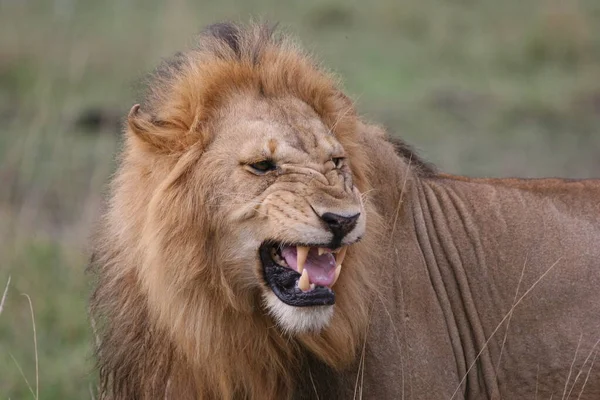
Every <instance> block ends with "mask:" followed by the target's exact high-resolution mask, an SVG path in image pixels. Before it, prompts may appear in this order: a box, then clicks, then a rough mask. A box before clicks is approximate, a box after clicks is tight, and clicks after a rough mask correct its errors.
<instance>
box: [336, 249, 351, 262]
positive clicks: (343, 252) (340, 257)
mask: <svg viewBox="0 0 600 400" xmlns="http://www.w3.org/2000/svg"><path fill="white" fill-rule="evenodd" d="M346 250H348V246H344V247H342V248H341V249H340V251H338V253H337V254H336V257H335V263H336V264H337V265H342V263H343V262H344V258H345V257H346Z"/></svg>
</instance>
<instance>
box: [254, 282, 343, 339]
mask: <svg viewBox="0 0 600 400" xmlns="http://www.w3.org/2000/svg"><path fill="white" fill-rule="evenodd" d="M264 301H265V306H266V309H267V310H268V313H269V314H270V315H271V317H272V318H273V319H274V321H275V322H276V324H277V326H278V327H279V328H280V329H281V330H283V331H284V332H286V333H288V334H306V333H319V332H320V331H322V330H323V329H325V328H326V327H327V326H328V325H329V323H330V322H331V318H332V317H333V314H334V311H335V307H334V306H314V307H294V306H290V305H288V304H285V303H283V302H282V301H281V300H280V299H279V298H278V297H277V296H276V295H275V294H274V293H273V292H271V291H268V292H266V293H265V295H264Z"/></svg>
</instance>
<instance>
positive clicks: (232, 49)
mask: <svg viewBox="0 0 600 400" xmlns="http://www.w3.org/2000/svg"><path fill="white" fill-rule="evenodd" d="M236 96H246V97H260V98H282V97H293V98H296V99H300V100H301V101H303V102H304V103H306V104H308V105H309V106H310V107H312V109H314V111H315V112H316V113H317V114H318V115H319V117H320V118H321V120H322V121H323V123H324V124H325V126H326V127H328V129H330V130H331V131H332V132H333V133H334V135H335V137H336V138H337V140H338V141H339V142H340V143H341V144H342V145H343V147H344V149H345V151H346V152H347V155H348V157H347V158H348V162H349V164H350V167H351V170H352V173H353V176H354V180H355V185H356V187H358V188H359V190H360V192H361V193H367V192H368V191H369V188H370V184H369V176H371V175H372V174H373V171H371V162H370V160H368V159H367V157H366V156H365V153H364V152H363V150H362V146H363V143H361V139H360V137H361V136H360V135H359V130H360V129H362V128H363V127H364V125H363V124H362V123H361V122H360V120H359V119H358V117H357V116H356V112H355V110H354V107H353V104H352V102H351V101H350V100H349V99H348V98H347V97H346V96H345V95H343V94H342V92H341V91H340V90H339V89H338V87H337V83H336V81H335V79H333V78H332V77H331V76H330V75H329V74H327V73H325V72H324V71H323V70H321V69H319V68H318V67H317V66H316V64H315V63H314V62H313V61H312V60H311V58H310V57H308V56H307V55H306V54H304V53H303V52H302V51H300V50H299V49H298V48H297V47H296V46H295V45H293V44H292V43H291V41H290V40H289V39H287V38H285V37H279V38H276V37H275V36H274V35H273V32H272V30H271V29H269V28H267V27H265V26H250V27H248V28H240V27H238V26H236V25H233V24H220V25H215V26H212V27H211V28H209V29H208V30H207V31H206V32H205V33H204V34H203V35H201V36H200V39H199V41H198V46H197V47H196V48H194V49H192V50H190V51H188V52H185V53H181V54H179V55H177V56H176V57H175V59H174V60H172V61H169V62H166V63H165V64H163V65H162V66H161V67H160V68H159V69H158V70H157V71H156V72H155V73H154V74H153V75H152V76H151V79H150V80H149V82H148V94H147V96H146V99H145V101H144V102H142V104H141V106H134V108H132V110H131V112H130V114H129V118H128V123H127V132H126V133H127V136H126V143H125V148H124V151H123V154H122V159H121V163H120V168H119V171H118V173H117V175H116V177H115V179H114V181H113V183H112V192H111V201H110V203H109V209H108V211H107V213H106V215H105V218H104V221H103V223H102V226H101V227H100V229H99V232H98V234H97V237H96V239H95V250H94V257H93V260H92V266H91V270H92V272H93V274H94V275H95V276H96V279H97V283H96V290H95V292H94V294H93V296H92V299H91V315H92V318H93V320H95V321H96V323H97V328H98V332H97V334H98V341H99V343H98V347H97V358H98V368H99V371H100V393H101V398H110V399H133V398H136V399H150V398H152V399H154V398H163V397H165V396H167V395H168V398H170V399H188V398H189V399H191V398H194V399H195V398H203V399H212V398H215V399H230V398H238V397H239V398H249V399H265V398H273V399H285V398H290V397H291V396H292V394H293V390H294V388H295V387H296V386H297V385H298V376H299V373H300V371H301V370H302V369H303V368H306V365H307V363H314V362H316V363H317V364H318V365H320V366H321V367H323V368H325V369H326V370H328V371H335V370H337V369H340V368H343V367H344V366H346V365H348V364H349V363H351V362H352V361H353V360H355V359H356V352H357V350H359V349H360V347H361V346H362V342H361V341H362V338H363V336H364V333H365V331H366V329H367V326H368V318H369V308H370V304H371V296H370V295H369V293H373V292H374V288H373V279H374V277H373V274H374V272H373V271H372V268H370V265H372V264H373V262H374V260H377V257H378V256H377V254H378V250H377V249H378V246H379V245H378V243H380V238H379V235H380V232H382V231H384V229H382V226H383V225H382V224H383V222H382V221H381V219H380V217H379V216H378V213H377V212H376V210H375V208H374V206H373V204H371V203H370V202H369V200H368V198H365V207H366V210H367V214H368V222H367V234H366V235H365V238H364V240H363V241H361V242H360V243H357V244H356V245H353V246H352V248H351V249H350V250H349V251H348V255H347V260H348V261H347V262H345V265H346V264H348V267H347V268H346V269H345V271H346V272H345V273H344V274H342V275H341V276H340V281H339V283H338V285H339V286H340V287H341V290H340V293H339V294H338V295H337V297H336V306H335V307H336V309H335V314H334V317H333V319H332V321H331V323H330V325H329V326H328V327H327V328H326V329H325V330H324V331H323V332H321V333H320V334H303V335H300V336H295V337H291V336H288V335H286V334H285V333H283V332H281V331H280V330H278V329H277V328H275V327H274V326H273V325H274V323H273V321H272V320H271V318H270V317H268V316H267V315H266V313H265V312H264V310H263V309H262V304H261V301H260V296H259V294H258V293H257V290H256V288H255V287H253V286H251V285H249V284H248V283H247V282H240V281H238V279H237V278H236V272H235V271H236V268H239V266H238V265H235V263H232V264H231V265H229V264H226V263H225V265H219V264H223V261H222V260H226V259H227V256H226V255H225V250H224V249H223V244H221V243H220V242H219V237H220V233H221V232H223V231H224V230H227V229H228V227H227V226H226V225H225V223H224V222H223V221H220V220H215V218H214V217H213V215H212V214H211V210H210V208H209V207H206V206H205V205H206V204H208V202H209V200H210V199H211V198H213V197H214V195H215V193H213V192H212V191H213V190H214V188H212V187H211V184H210V183H209V182H202V181H201V179H202V178H199V177H198V174H197V173H196V172H195V169H194V168H193V167H194V166H195V165H196V163H197V162H198V160H199V159H200V158H201V157H202V153H203V151H204V149H206V148H207V147H208V146H210V144H211V142H212V141H213V139H214V127H215V126H216V125H217V124H218V123H219V121H220V120H221V119H222V118H225V117H226V116H227V115H228V113H231V112H232V110H230V109H228V108H227V104H228V103H227V100H229V99H231V98H234V97H236ZM416 161H417V159H416V157H415V159H414V160H413V162H416ZM223 179H226V177H223ZM167 266H168V267H167ZM311 360H312V361H311ZM315 360H317V361H315ZM302 379H306V376H304V377H303V378H302Z"/></svg>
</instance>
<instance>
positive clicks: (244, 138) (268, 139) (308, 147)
mask: <svg viewBox="0 0 600 400" xmlns="http://www.w3.org/2000/svg"><path fill="white" fill-rule="evenodd" d="M229 133H231V134H230V135H228V137H227V140H228V141H229V142H230V143H231V142H233V143H234V144H235V145H236V148H238V149H239V155H240V158H241V159H252V158H260V157H265V158H275V159H277V158H285V159H286V161H289V162H295V161H298V162H301V161H306V159H309V160H312V161H318V162H323V161H327V160H328V159H330V158H331V157H335V156H341V155H343V148H342V146H341V144H340V143H339V142H338V141H337V140H336V138H335V137H334V136H333V135H332V134H331V133H330V132H329V131H328V130H327V129H326V128H325V126H324V125H323V123H322V122H321V121H318V120H317V121H299V122H298V123H291V122H289V121H276V120H267V119H248V120H244V119H242V120H238V121H236V123H235V126H234V127H231V128H229Z"/></svg>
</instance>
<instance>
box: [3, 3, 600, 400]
mask: <svg viewBox="0 0 600 400" xmlns="http://www.w3.org/2000/svg"><path fill="white" fill-rule="evenodd" d="M250 17H255V18H264V19H268V20H270V21H279V22H280V23H281V25H280V26H281V27H282V28H284V29H285V30H286V31H289V32H291V33H293V34H294V35H296V36H297V37H298V38H299V39H300V40H301V42H302V43H303V44H304V46H305V47H306V48H308V49H309V50H310V51H312V52H314V53H316V54H317V56H318V58H319V59H320V60H321V61H323V63H324V64H325V65H326V66H328V67H329V68H331V69H332V70H334V71H336V72H337V73H338V74H339V75H340V76H341V77H342V78H343V81H344V85H345V88H346V91H347V93H348V94H349V95H350V96H351V97H352V98H354V99H355V100H356V101H357V105H358V108H359V110H360V111H361V112H362V113H363V114H364V115H366V117H367V118H368V119H370V120H372V121H376V122H379V123H382V124H384V125H386V126H387V127H388V128H389V129H390V130H391V131H392V132H394V134H396V135H399V136H401V137H402V138H404V139H405V140H406V141H408V142H409V143H412V144H413V145H415V146H416V147H417V148H418V149H419V150H420V152H421V154H422V155H423V156H424V157H425V158H426V159H428V160H430V161H432V162H434V163H435V164H437V165H438V166H439V167H440V168H441V169H443V170H445V171H447V172H451V173H460V174H468V175H485V176H502V175H521V176H527V177H539V176H561V177H593V176H599V175H600V1H598V0H525V1H524V0H502V1H499V0H453V1H448V0H372V1H369V2H367V1H352V0H320V1H318V0H298V1H283V0H244V1H241V0H238V1H233V0H219V1H216V2H208V1H192V0H172V1H169V2H166V1H158V0H143V1H142V0H104V1H94V0H0V295H1V294H2V293H3V291H4V287H5V286H6V283H7V281H8V279H9V276H10V277H11V279H12V280H11V283H10V285H9V287H8V291H7V294H6V298H5V301H4V307H3V309H2V310H1V311H0V312H1V314H0V398H1V399H8V398H10V399H27V398H35V396H36V395H35V393H36V388H37V384H36V351H35V346H34V329H33V326H32V318H31V312H30V307H29V303H28V299H27V297H26V296H23V295H22V294H23V293H25V294H28V295H29V296H30V298H31V301H32V306H33V307H32V308H33V312H34V316H35V325H36V326H35V333H36V337H37V358H38V362H37V366H38V370H39V398H40V399H47V400H50V399H91V398H93V395H92V394H91V392H92V391H91V388H92V387H93V382H94V374H93V372H91V371H92V366H93V361H92V357H91V352H90V348H91V346H90V343H91V340H92V339H91V335H90V330H89V328H88V322H87V316H86V302H87V296H88V293H89V290H90V282H89V277H86V276H85V273H84V269H85V266H86V261H87V258H88V254H87V245H88V237H89V234H90V232H91V229H92V225H93V222H94V220H95V219H96V218H97V217H98V213H99V210H100V209H101V206H102V199H103V195H104V193H105V191H106V183H107V180H108V179H109V177H110V175H111V173H112V172H113V171H114V168H115V155H116V152H117V151H118V149H119V145H120V131H121V128H120V127H121V121H122V117H123V116H124V115H126V114H127V112H128V111H129V108H130V107H131V106H132V105H133V104H134V103H136V102H137V101H139V97H138V93H139V82H140V80H141V78H142V77H143V76H144V74H145V73H147V72H149V71H150V70H151V69H152V68H153V67H154V66H156V65H157V64H158V63H159V61H160V60H161V58H163V57H167V56H169V55H171V54H173V53H174V52H175V51H177V50H181V49H185V48H186V47H189V46H190V45H191V44H192V43H193V37H194V35H195V34H196V33H198V32H199V31H200V29H201V28H202V27H203V26H206V25H207V24H210V23H213V22H216V21H221V20H236V21H248V20H249V18H250Z"/></svg>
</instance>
